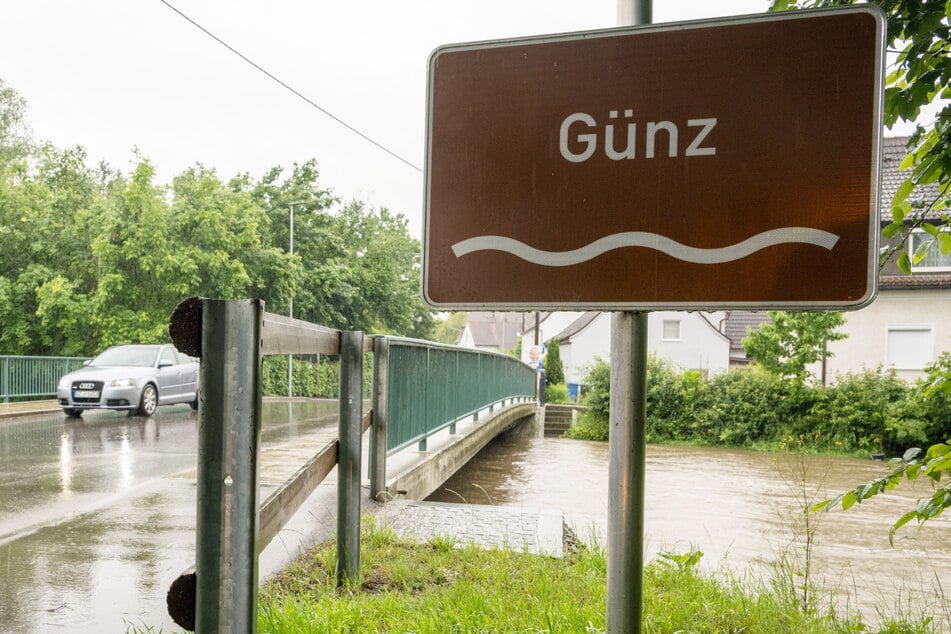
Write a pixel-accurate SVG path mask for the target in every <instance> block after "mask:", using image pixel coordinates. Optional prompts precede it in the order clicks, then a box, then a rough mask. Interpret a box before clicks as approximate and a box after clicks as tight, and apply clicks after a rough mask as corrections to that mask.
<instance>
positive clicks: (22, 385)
mask: <svg viewBox="0 0 951 634" xmlns="http://www.w3.org/2000/svg"><path fill="white" fill-rule="evenodd" d="M88 360H89V357H17V356H9V355H0V401H2V402H4V403H9V402H10V401H11V400H20V399H31V398H48V397H52V396H56V384H57V383H59V379H60V377H61V376H63V375H64V374H66V373H67V372H72V371H73V370H78V369H79V368H81V367H82V366H83V362H84V361H88Z"/></svg>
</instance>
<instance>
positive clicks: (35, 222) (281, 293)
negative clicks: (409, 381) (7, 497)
mask: <svg viewBox="0 0 951 634" xmlns="http://www.w3.org/2000/svg"><path fill="white" fill-rule="evenodd" d="M25 112H26V106H25V103H24V102H23V100H22V99H21V98H19V97H18V96H17V95H16V93H15V92H13V91H12V90H11V89H9V88H8V87H6V86H5V85H4V84H3V83H2V82H0V353H3V354H21V355H31V354H33V355H91V354H94V353H96V352H99V351H100V350H102V349H103V348H105V347H106V346H108V345H112V344H116V343H137V342H161V341H167V340H168V333H167V326H168V318H169V315H170V314H171V312H172V310H173V309H174V308H175V306H176V305H177V304H178V302H180V301H181V300H182V299H184V298H186V297H190V296H204V297H213V298H219V299H238V298H246V297H254V298H258V299H262V300H264V302H265V306H266V309H267V310H268V311H269V312H277V313H286V312H287V311H288V309H289V308H290V303H291V300H293V301H294V316H295V317H299V318H301V319H306V320H308V321H312V322H316V323H320V324H322V325H326V326H330V327H334V328H346V329H353V330H363V331H366V332H377V333H385V334H392V335H404V336H411V337H419V338H425V337H428V336H429V335H431V334H432V326H433V321H432V315H431V313H430V312H429V310H428V309H427V308H426V307H425V306H424V305H423V304H422V302H421V299H420V297H419V289H418V280H419V251H420V246H419V243H418V241H416V240H415V239H413V238H412V237H410V236H409V234H408V233H407V220H406V218H405V217H403V216H402V215H400V214H394V213H391V212H390V211H388V210H386V209H367V208H365V207H364V205H363V204H362V203H359V202H351V203H349V204H346V205H343V206H342V207H340V208H339V209H336V208H334V207H335V206H336V205H338V204H339V202H340V201H339V200H338V199H337V198H336V197H334V196H333V195H332V193H331V192H330V191H329V190H327V189H324V188H321V187H320V185H319V183H318V180H317V177H318V174H317V168H316V163H315V162H314V161H308V162H306V163H304V164H302V165H297V164H295V165H294V166H293V169H292V170H291V171H290V174H289V175H288V176H287V177H286V178H285V177H284V170H283V169H281V168H274V169H272V170H270V171H269V172H268V173H266V174H265V175H264V177H262V178H261V179H260V180H257V181H255V180H252V179H251V178H250V177H249V176H248V175H243V176H239V177H236V178H234V179H232V180H231V181H230V182H229V183H228V184H227V185H226V184H224V183H223V182H222V181H221V180H220V179H219V178H218V176H217V175H216V174H215V172H214V170H210V169H207V168H204V167H202V166H201V165H200V164H199V165H196V166H195V167H192V168H190V169H188V170H186V171H185V172H183V173H182V174H180V175H178V176H176V177H175V178H174V179H173V182H172V185H171V186H170V187H168V186H164V185H158V184H156V183H155V168H154V167H153V166H152V164H151V163H150V162H149V161H148V160H147V159H145V158H143V157H141V156H138V155H136V157H135V162H134V165H133V167H132V168H131V173H130V174H129V175H128V176H123V175H122V174H119V173H117V172H114V171H112V170H110V169H109V168H108V167H107V166H105V165H100V166H99V167H98V168H95V169H93V168H90V167H88V166H87V158H86V152H85V150H84V149H83V148H81V147H76V148H71V149H68V150H59V149H57V148H55V147H53V146H52V145H49V144H46V145H41V146H36V144H34V143H33V142H32V140H31V139H30V138H29V129H28V128H27V127H26V125H25ZM292 202H293V203H295V211H296V212H297V213H296V217H295V235H294V238H295V243H294V247H295V248H294V254H290V253H289V247H290V243H289V242H290V241H289V238H290V235H289V233H290V227H289V220H290V217H289V216H290V203H292ZM285 382H286V380H285Z"/></svg>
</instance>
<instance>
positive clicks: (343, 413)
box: [336, 331, 363, 586]
mask: <svg viewBox="0 0 951 634" xmlns="http://www.w3.org/2000/svg"><path fill="white" fill-rule="evenodd" d="M362 403H363V333H362V332H361V331H344V332H341V333H340V419H339V423H338V426H339V428H338V437H339V439H340V450H339V454H338V456H337V571H336V572H337V585H338V586H342V585H344V583H345V582H350V583H356V582H357V581H358V579H359V576H360V477H361V476H360V454H361V450H362V442H361V436H362V435H363V425H362V419H363V417H362V415H361V411H360V410H361V406H362Z"/></svg>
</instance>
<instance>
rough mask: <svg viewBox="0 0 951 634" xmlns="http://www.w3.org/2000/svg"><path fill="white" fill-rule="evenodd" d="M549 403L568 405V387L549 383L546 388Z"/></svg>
mask: <svg viewBox="0 0 951 634" xmlns="http://www.w3.org/2000/svg"><path fill="white" fill-rule="evenodd" d="M545 401H546V402H547V403H568V402H569V401H568V386H567V385H565V384H564V383H549V384H548V385H546V386H545Z"/></svg>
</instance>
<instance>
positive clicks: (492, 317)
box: [459, 311, 535, 352]
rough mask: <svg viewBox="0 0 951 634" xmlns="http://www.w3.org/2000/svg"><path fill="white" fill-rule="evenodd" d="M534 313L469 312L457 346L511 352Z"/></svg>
mask: <svg viewBox="0 0 951 634" xmlns="http://www.w3.org/2000/svg"><path fill="white" fill-rule="evenodd" d="M534 315H535V313H513V312H500V311H496V312H478V311H477V312H471V313H469V314H468V315H467V316H466V323H465V326H463V328H462V334H461V335H460V337H459V345H460V346H463V347H465V348H474V349H477V350H490V351H492V352H511V351H512V350H514V349H515V346H516V344H517V343H518V338H519V336H520V335H521V334H522V332H524V330H525V328H526V327H527V325H528V323H529V320H530V319H534Z"/></svg>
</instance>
